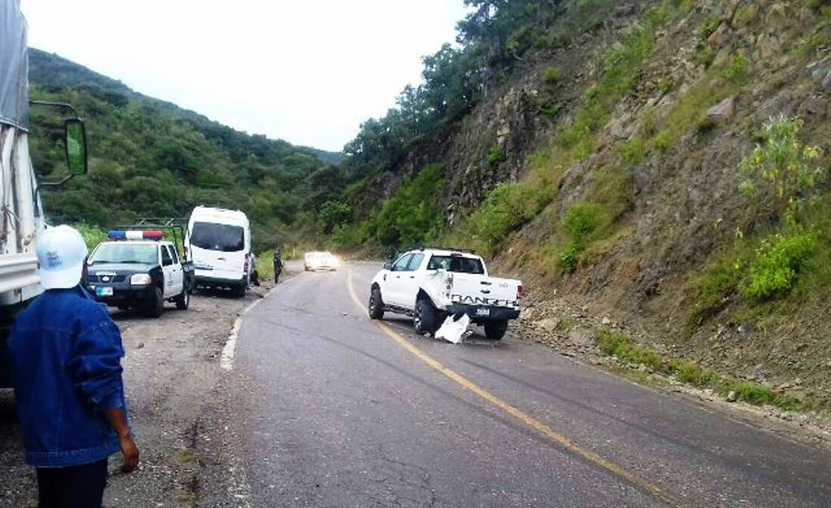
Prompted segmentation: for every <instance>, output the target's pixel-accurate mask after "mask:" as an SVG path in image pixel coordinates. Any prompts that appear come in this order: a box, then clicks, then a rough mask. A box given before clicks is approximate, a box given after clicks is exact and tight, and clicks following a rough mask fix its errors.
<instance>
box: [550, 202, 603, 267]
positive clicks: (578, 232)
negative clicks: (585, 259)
mask: <svg viewBox="0 0 831 508" xmlns="http://www.w3.org/2000/svg"><path fill="white" fill-rule="evenodd" d="M606 221H607V220H606V216H605V214H604V213H603V210H602V209H601V208H600V207H599V206H598V205H596V204H593V203H575V204H573V205H572V206H571V207H570V208H569V209H568V211H567V212H566V213H565V216H563V220H562V222H561V223H560V229H561V230H562V232H563V234H564V235H565V236H566V238H568V244H567V246H566V248H565V250H564V251H563V253H562V254H561V255H560V267H561V268H562V269H563V271H565V272H573V271H574V270H575V269H576V268H577V263H578V262H579V257H580V253H582V252H583V250H585V248H586V245H587V244H588V243H589V241H591V239H592V238H593V237H594V236H595V235H597V233H598V232H600V231H601V230H602V229H603V227H604V226H605V224H606Z"/></svg>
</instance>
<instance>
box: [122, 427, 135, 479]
mask: <svg viewBox="0 0 831 508" xmlns="http://www.w3.org/2000/svg"><path fill="white" fill-rule="evenodd" d="M119 441H120V444H121V455H123V456H124V464H123V465H122V466H121V472H122V473H130V472H132V471H135V469H136V467H138V463H139V449H138V446H136V442H135V441H133V436H131V435H130V434H129V433H128V434H125V435H123V436H121V437H120V438H119Z"/></svg>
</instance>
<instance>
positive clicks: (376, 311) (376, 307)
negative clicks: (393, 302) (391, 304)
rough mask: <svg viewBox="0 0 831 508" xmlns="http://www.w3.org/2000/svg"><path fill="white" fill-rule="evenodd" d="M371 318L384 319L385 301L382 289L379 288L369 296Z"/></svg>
mask: <svg viewBox="0 0 831 508" xmlns="http://www.w3.org/2000/svg"><path fill="white" fill-rule="evenodd" d="M369 318H370V319H375V320H380V319H384V300H383V299H382V298H381V288H379V287H377V286H376V287H374V288H372V292H370V294H369Z"/></svg>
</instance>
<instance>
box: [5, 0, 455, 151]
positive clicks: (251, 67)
mask: <svg viewBox="0 0 831 508" xmlns="http://www.w3.org/2000/svg"><path fill="white" fill-rule="evenodd" d="M21 8H22V10H23V13H24V14H25V15H26V17H27V19H28V22H29V44H30V46H33V47H36V48H39V49H43V50H45V51H49V52H54V53H57V54H59V55H61V56H63V57H65V58H68V59H70V60H73V61H75V62H77V63H80V64H82V65H85V66H87V67H89V68H91V69H92V70H94V71H97V72H100V73H102V74H105V75H107V76H109V77H111V78H115V79H119V80H121V81H123V82H124V83H126V84H127V85H128V86H130V87H131V88H133V89H134V90H136V91H138V92H141V93H143V94H145V95H149V96H151V97H157V98H159V99H164V100H167V101H170V102H173V103H176V104H178V105H180V106H182V107H184V108H187V109H192V110H194V111H197V112H199V113H202V114H204V115H206V116H208V117H210V118H212V119H214V120H217V121H219V122H221V123H224V124H226V125H230V126H232V127H234V128H236V129H240V130H244V131H247V132H249V133H258V134H266V135H267V136H268V137H271V138H282V139H285V140H287V141H290V142H292V143H295V144H300V145H308V146H314V147H317V148H322V149H326V150H335V151H339V150H341V149H342V148H343V145H344V144H345V143H347V142H348V141H350V140H351V139H352V138H353V137H354V136H355V134H356V133H357V131H358V127H359V125H360V123H361V122H362V121H364V120H366V119H367V118H369V117H376V116H381V115H383V114H384V113H385V112H386V111H387V109H389V108H390V107H392V106H393V105H394V103H395V97H396V96H397V95H398V93H399V92H400V91H401V90H402V89H403V88H404V86H405V85H406V84H407V83H414V84H415V83H418V82H419V80H420V72H421V68H422V64H421V57H422V56H424V55H427V54H431V53H435V52H436V51H437V50H438V49H439V48H440V47H441V45H442V44H443V43H444V42H452V41H453V40H454V39H455V25H456V22H457V21H459V20H460V19H461V18H462V17H463V16H464V12H465V10H464V5H463V0H233V1H216V0H140V1H139V0H22V1H21Z"/></svg>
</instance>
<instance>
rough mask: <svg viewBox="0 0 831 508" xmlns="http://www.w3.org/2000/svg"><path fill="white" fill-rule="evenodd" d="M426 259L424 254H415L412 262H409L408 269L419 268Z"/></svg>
mask: <svg viewBox="0 0 831 508" xmlns="http://www.w3.org/2000/svg"><path fill="white" fill-rule="evenodd" d="M423 260H424V254H414V255H413V257H412V258H410V262H409V263H408V264H407V271H408V272H414V271H416V270H418V267H419V266H421V262H422V261H423Z"/></svg>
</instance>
